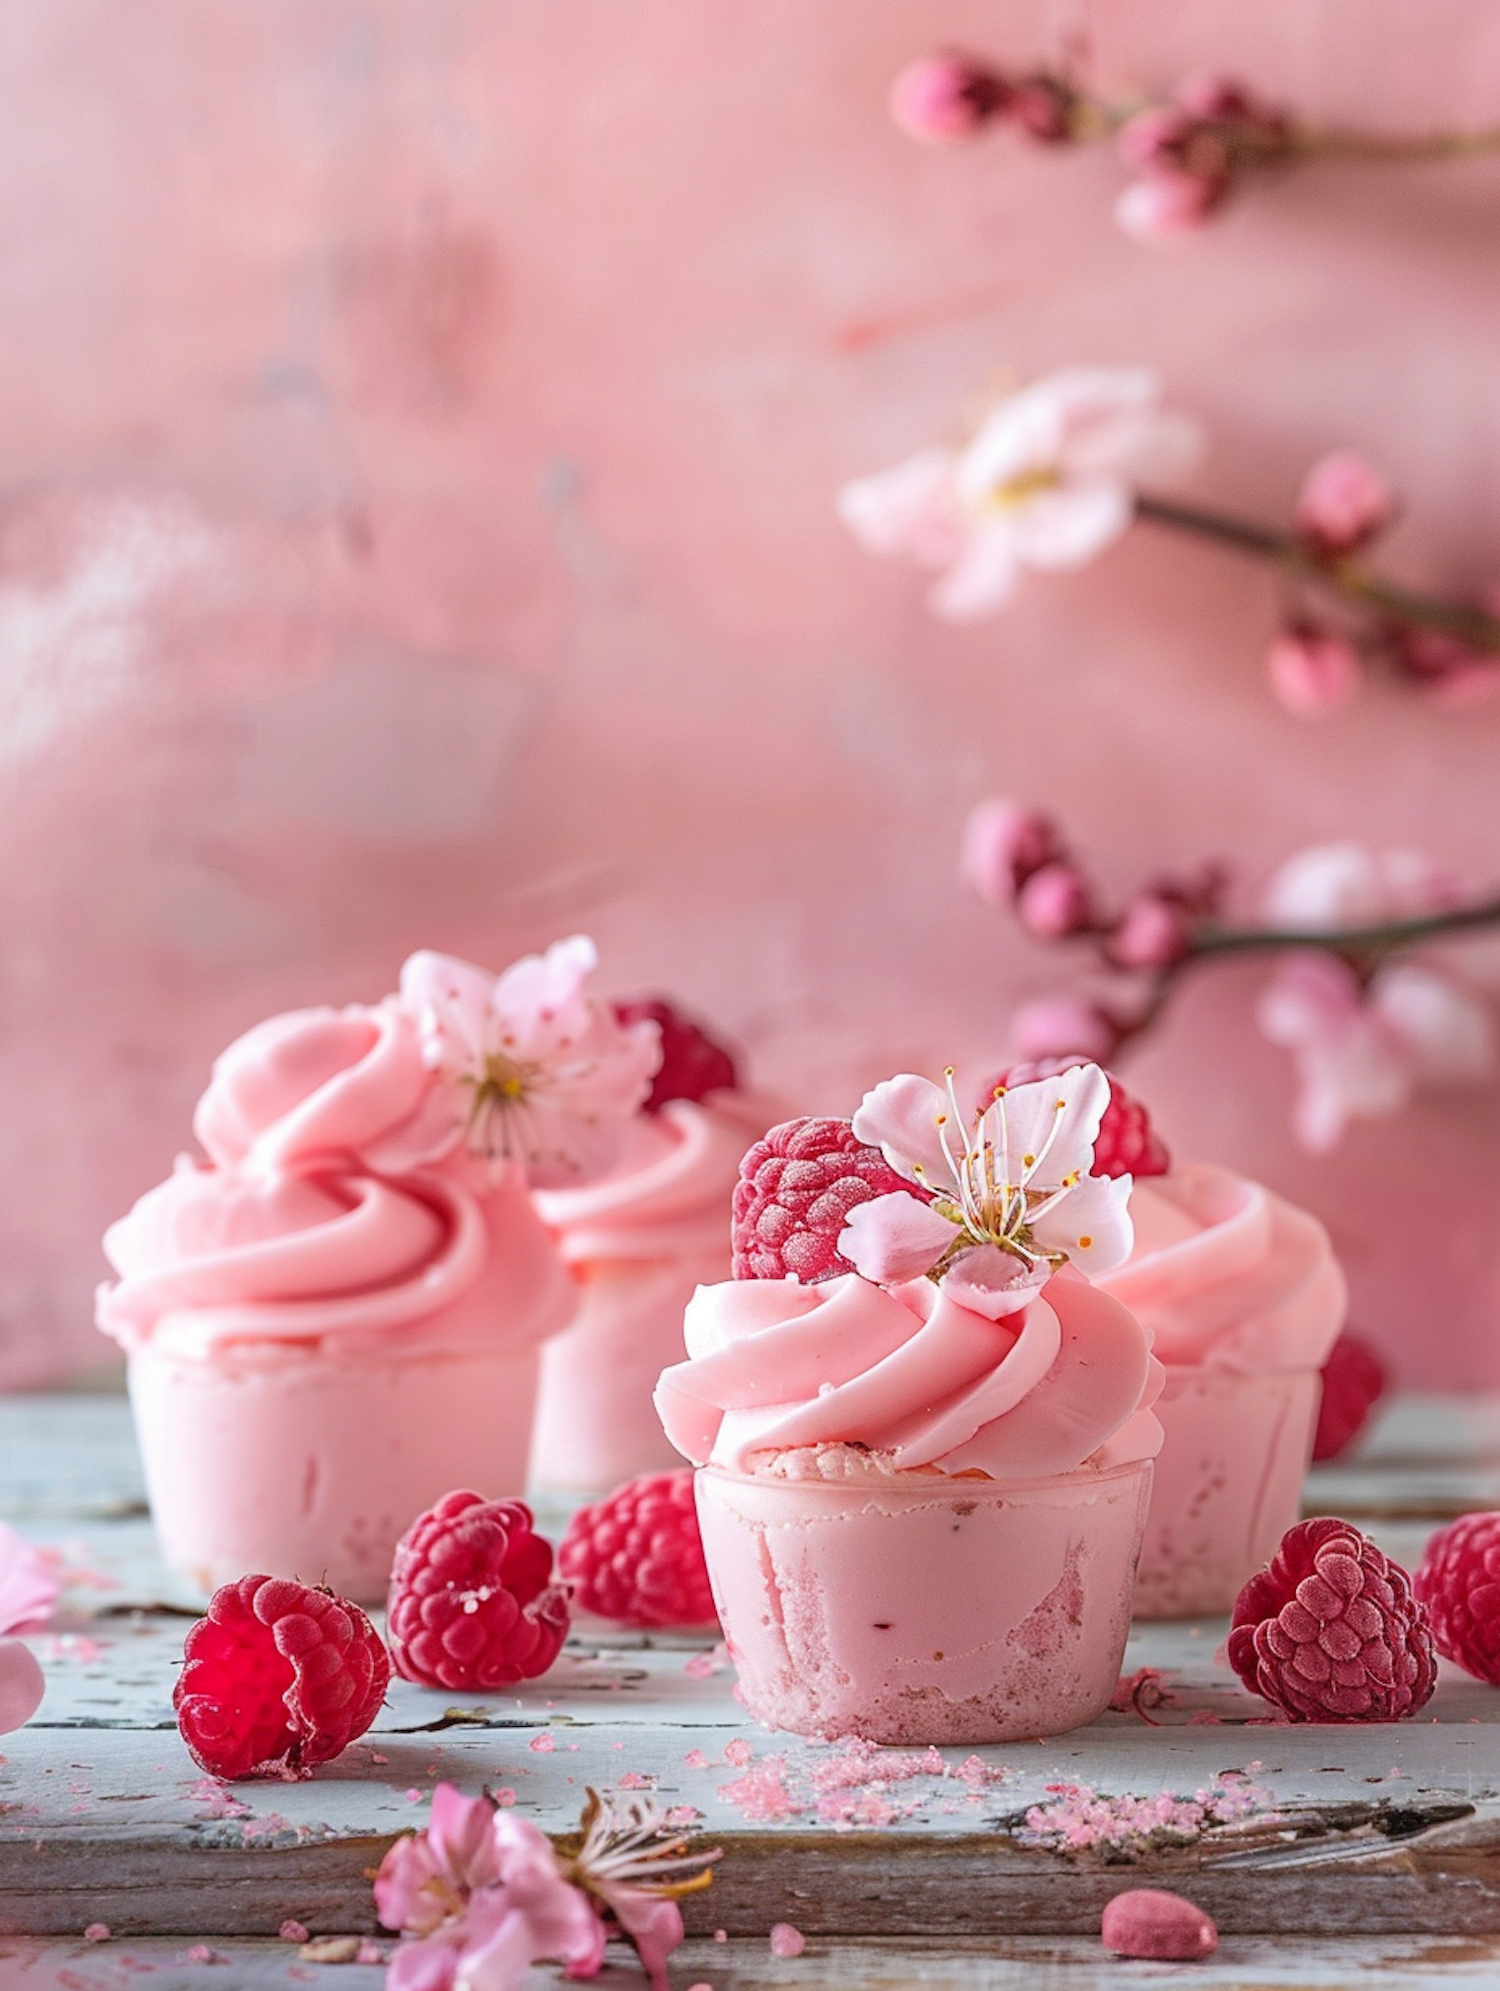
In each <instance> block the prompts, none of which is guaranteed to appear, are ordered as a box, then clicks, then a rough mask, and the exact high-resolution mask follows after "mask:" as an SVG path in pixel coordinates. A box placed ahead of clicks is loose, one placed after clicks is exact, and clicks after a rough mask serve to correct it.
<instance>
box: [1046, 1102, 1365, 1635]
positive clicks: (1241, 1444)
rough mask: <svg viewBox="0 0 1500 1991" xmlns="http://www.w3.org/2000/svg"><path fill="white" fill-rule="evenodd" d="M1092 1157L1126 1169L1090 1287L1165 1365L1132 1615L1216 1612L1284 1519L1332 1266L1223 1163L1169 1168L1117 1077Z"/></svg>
mask: <svg viewBox="0 0 1500 1991" xmlns="http://www.w3.org/2000/svg"><path fill="white" fill-rule="evenodd" d="M1038 1069H1039V1068H1038V1067H1035V1066H1021V1067H1019V1068H1017V1071H1016V1072H1015V1073H1014V1074H1013V1076H1029V1075H1030V1074H1031V1073H1033V1072H1035V1071H1037V1070H1038ZM1096 1166H1097V1167H1098V1168H1099V1169H1100V1171H1101V1172H1102V1173H1106V1174H1116V1173H1121V1172H1123V1171H1126V1170H1129V1171H1130V1172H1131V1173H1132V1174H1133V1177H1134V1187H1133V1188H1132V1190H1131V1194H1130V1217H1131V1223H1132V1226H1133V1229H1134V1234H1135V1236H1134V1244H1133V1246H1132V1249H1131V1254H1130V1257H1129V1259H1128V1260H1127V1262H1126V1263H1125V1264H1124V1265H1122V1266H1119V1267H1118V1268H1117V1269H1116V1270H1114V1271H1112V1272H1109V1273H1105V1274H1102V1275H1101V1277H1100V1282H1099V1283H1100V1284H1101V1286H1102V1287H1103V1288H1104V1290H1105V1291H1106V1292H1108V1293H1112V1294H1113V1295H1114V1297H1115V1298H1116V1299H1118V1300H1120V1301H1122V1302H1123V1303H1124V1304H1125V1305H1126V1306H1127V1307H1129V1309H1130V1310H1131V1312H1132V1313H1133V1314H1134V1315H1135V1316H1136V1318H1137V1319H1138V1320H1139V1321H1140V1322H1141V1324H1142V1326H1144V1327H1145V1328H1147V1329H1148V1330H1149V1331H1150V1333H1151V1335H1152V1337H1153V1340H1154V1345H1155V1351H1156V1354H1157V1357H1158V1359H1159V1360H1160V1361H1161V1362H1162V1364H1163V1366H1164V1368H1165V1371H1166V1381H1165V1384H1164V1387H1163V1389H1162V1393H1161V1397H1160V1400H1159V1401H1158V1403H1157V1405H1156V1414H1157V1416H1158V1417H1159V1418H1160V1419H1161V1425H1162V1429H1163V1431H1164V1432H1165V1434H1166V1436H1165V1439H1164V1442H1163V1444H1162V1448H1161V1453H1160V1456H1159V1457H1158V1459H1157V1461H1156V1485H1155V1490H1154V1492H1153V1494H1152V1497H1151V1513H1150V1517H1149V1519H1148V1521H1147V1524H1146V1540H1145V1544H1144V1546H1143V1548H1142V1550H1141V1566H1140V1569H1139V1571H1138V1573H1137V1576H1136V1592H1135V1613H1136V1616H1137V1617H1142V1618H1183V1617H1200V1616H1203V1617H1207V1616H1222V1615H1224V1614H1227V1613H1228V1612H1229V1611H1230V1610H1231V1609H1232V1608H1233V1605H1234V1600H1235V1598H1236V1597H1237V1596H1238V1594H1239V1592H1240V1589H1241V1586H1242V1585H1243V1584H1244V1583H1245V1582H1246V1581H1247V1580H1248V1578H1249V1577H1250V1576H1252V1575H1253V1574H1254V1572H1255V1571H1256V1570H1258V1569H1261V1568H1263V1567H1264V1566H1265V1564H1266V1563H1268V1562H1269V1561H1270V1559H1271V1557H1272V1555H1273V1554H1274V1552H1275V1550H1276V1546H1277V1544H1278V1543H1279V1542H1280V1540H1281V1537H1282V1536H1283V1535H1284V1534H1285V1532H1286V1530H1287V1529H1288V1528H1289V1527H1291V1526H1292V1524H1293V1523H1294V1522H1295V1521H1296V1520H1297V1519H1298V1516H1299V1513H1300V1508H1301V1498H1302V1482H1303V1478H1304V1475H1305V1474H1306V1471H1307V1466H1308V1461H1309V1459H1310V1457H1311V1454H1312V1443H1313V1434H1314V1430H1315V1428H1316V1425H1317V1417H1318V1401H1319V1396H1320V1394H1321V1387H1322V1385H1321V1380H1320V1374H1319V1372H1320V1371H1321V1369H1322V1367H1323V1364H1324V1363H1325V1362H1326V1361H1327V1359H1328V1355H1329V1352H1330V1350H1331V1349H1332V1347H1333V1344H1334V1341H1335V1339H1336V1338H1337V1336H1338V1332H1339V1329H1340V1327H1341V1326H1342V1324H1343V1319H1344V1310H1345V1288H1344V1278H1343V1274H1342V1272H1341V1271H1340V1269H1339V1266H1338V1263H1337V1261H1336V1260H1335V1258H1334V1256H1333V1249H1332V1246H1331V1245H1330V1243H1329V1240H1328V1234H1327V1232H1326V1231H1325V1230H1324V1229H1323V1226H1322V1225H1321V1224H1320V1223H1319V1222H1318V1221H1317V1219H1316V1218H1314V1217H1311V1216H1309V1215H1308V1214H1307V1212H1306V1211H1304V1210H1299V1209H1296V1208H1294V1207H1293V1205H1292V1204H1290V1203H1287V1202H1285V1201H1284V1200H1283V1199H1282V1198H1281V1197H1280V1196H1277V1195H1274V1194H1273V1193H1272V1191H1270V1190H1269V1189H1266V1188H1264V1187H1263V1186H1262V1185H1261V1184H1260V1183H1258V1182H1251V1181H1248V1180H1246V1178H1245V1177H1243V1176H1239V1175H1235V1174H1232V1173H1231V1172H1230V1171H1229V1170H1228V1169H1223V1168H1211V1167H1207V1166H1205V1165H1202V1164H1188V1165H1185V1166H1179V1167H1173V1165H1172V1162H1171V1159H1170V1157H1169V1155H1168V1153H1167V1151H1166V1149H1165V1147H1164V1146H1163V1145H1162V1143H1161V1141H1160V1140H1159V1139H1158V1137H1157V1136H1156V1135H1155V1133H1154V1132H1153V1131H1152V1129H1151V1127H1150V1125H1149V1123H1148V1121H1147V1118H1146V1115H1145V1112H1144V1110H1143V1109H1142V1108H1141V1107H1140V1105H1138V1104H1137V1103H1136V1102H1135V1101H1134V1100H1132V1099H1131V1098H1130V1097H1129V1096H1128V1095H1127V1094H1126V1093H1125V1092H1124V1090H1123V1089H1122V1088H1121V1087H1120V1086H1119V1084H1118V1082H1114V1093H1113V1097H1112V1099H1111V1102H1110V1107H1109V1110H1108V1112H1107V1114H1106V1116H1105V1120H1104V1123H1103V1126H1102V1128H1101V1136H1100V1142H1099V1148H1098V1153H1097V1157H1096Z"/></svg>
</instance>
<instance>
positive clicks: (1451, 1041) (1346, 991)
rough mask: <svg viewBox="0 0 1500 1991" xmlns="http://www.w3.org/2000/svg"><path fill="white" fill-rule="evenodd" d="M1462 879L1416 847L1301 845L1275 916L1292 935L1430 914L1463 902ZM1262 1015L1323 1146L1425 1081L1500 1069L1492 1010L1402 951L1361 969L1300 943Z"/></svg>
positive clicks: (1300, 1111)
mask: <svg viewBox="0 0 1500 1991" xmlns="http://www.w3.org/2000/svg"><path fill="white" fill-rule="evenodd" d="M1461 899H1462V893H1461V891H1460V888H1459V886H1458V884H1457V882H1456V881H1455V880H1454V879H1453V878H1452V877H1450V876H1449V875H1447V874H1446V873H1444V872H1442V871H1440V870H1439V869H1438V868H1437V867H1436V866H1434V865H1432V864H1431V863H1429V861H1428V860H1427V859H1426V858H1425V857H1423V856H1422V855H1421V854H1420V853H1419V852H1416V851H1409V850H1397V851H1386V852H1381V853H1375V852H1371V851H1367V850H1365V849H1364V847H1363V846H1362V845H1360V844H1357V843H1338V844H1323V845H1319V846H1318V847H1316V848H1315V849H1312V850H1305V851H1302V852H1300V853H1299V854H1298V855H1297V856H1296V857H1294V858H1292V859H1291V860H1290V861H1289V862H1288V863H1287V864H1285V865H1283V866H1282V868H1281V870H1280V871H1279V872H1278V873H1277V874H1276V876H1275V878H1273V879H1272V881H1271V885H1270V887H1269V890H1268V893H1267V900H1266V912H1267V915H1268V917H1269V918H1270V919H1271V920H1272V921H1273V922H1274V923H1275V924H1276V925H1277V926H1279V927H1282V928H1284V929H1287V930H1290V931H1294V932H1295V931H1299V930H1301V931H1306V932H1308V933H1316V932H1319V931H1336V930H1339V929H1349V928H1358V927H1362V926H1366V927H1367V926H1374V925H1378V924H1380V923H1381V922H1383V921H1390V920H1401V919H1405V918H1414V917H1421V916H1422V915H1424V914H1426V913H1431V912H1438V911H1442V910H1444V909H1445V908H1448V907H1451V906H1453V905H1455V904H1458V903H1460V902H1461ZM1257 1019H1258V1021H1259V1023H1260V1027H1261V1029H1262V1031H1263V1032H1264V1033H1265V1035H1266V1036H1267V1037H1269V1038H1270V1039H1271V1041H1272V1043H1274V1044H1280V1045H1282V1046H1283V1047H1284V1048H1285V1049H1287V1050H1289V1051H1290V1052H1291V1053H1292V1055H1293V1057H1294V1059H1295V1060H1296V1065H1297V1075H1298V1084H1299V1091H1298V1097H1297V1103H1296V1107H1295V1109H1294V1112H1293V1125H1294V1127H1295V1130H1296V1133H1297V1137H1298V1139H1299V1140H1300V1141H1301V1142H1302V1144H1303V1146H1304V1147H1306V1148H1309V1149H1311V1150H1312V1151H1313V1152H1314V1153H1326V1152H1327V1151H1328V1150H1329V1149H1330V1148H1332V1147H1334V1146H1335V1145H1336V1144H1337V1142H1338V1140H1339V1138H1340V1136H1341V1135H1342V1133H1343V1131H1344V1129H1345V1127H1346V1125H1347V1124H1348V1122H1349V1121H1350V1120H1351V1119H1354V1118H1359V1117H1374V1116H1377V1115H1380V1114H1385V1113H1394V1112H1397V1111H1398V1110H1399V1109H1400V1108H1401V1107H1403V1106H1405V1105H1406V1104H1407V1102H1408V1101H1409V1099H1410V1098H1411V1095H1412V1093H1413V1092H1414V1091H1415V1090H1416V1089H1417V1087H1419V1086H1421V1085H1437V1086H1443V1085H1464V1084H1470V1083H1473V1082H1474V1081H1476V1080H1479V1079H1482V1078H1486V1077H1488V1076H1489V1075H1490V1074H1491V1073H1492V1072H1493V1071H1494V1069H1495V1064H1496V1032H1495V1019H1494V1016H1493V1014H1492V1012H1491V1010H1490V1008H1489V1006H1488V1005H1487V1004H1486V1003H1485V1002H1483V1001H1482V1000H1481V999H1480V998H1479V997H1478V996H1477V995H1476V994H1475V993H1474V992H1473V991H1472V990H1470V989H1467V988H1465V987H1464V986H1463V984H1462V983H1461V982H1459V981H1458V980H1457V978H1456V977H1454V976H1453V975H1452V974H1450V973H1449V972H1448V971H1447V969H1446V966H1445V965H1444V964H1442V963H1441V962H1439V961H1437V960H1435V959H1428V958H1417V957H1416V956H1414V955H1412V954H1410V953H1403V954H1401V955H1399V956H1397V957H1396V958H1394V959H1390V960H1386V961H1383V962H1378V963H1377V964H1376V965H1375V966H1374V967H1373V968H1372V969H1370V970H1368V971H1367V972H1365V973H1363V974H1362V973H1360V972H1359V970H1358V969H1357V968H1356V967H1355V965H1354V964H1353V962H1351V961H1350V960H1349V959H1346V958H1345V957H1343V956H1342V955H1339V954H1336V953H1330V952H1326V951H1323V950H1314V949H1311V948H1309V949H1307V950H1305V951H1304V950H1301V949H1297V950H1292V951H1289V952H1288V953H1287V954H1285V955H1283V956H1282V958H1281V960H1280V962H1279V963H1278V965H1277V968H1276V971H1275V973H1274V974H1273V976H1272V978H1271V980H1270V981H1269V983H1268V984H1267V985H1266V988H1265V990H1264V991H1263V993H1262V995H1261V1000H1260V1003H1259V1006H1258V1009H1257Z"/></svg>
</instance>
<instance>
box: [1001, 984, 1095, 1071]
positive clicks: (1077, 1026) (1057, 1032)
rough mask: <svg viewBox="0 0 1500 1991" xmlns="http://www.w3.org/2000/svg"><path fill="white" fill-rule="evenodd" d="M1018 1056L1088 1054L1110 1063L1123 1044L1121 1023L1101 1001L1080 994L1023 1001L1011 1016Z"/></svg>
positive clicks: (1086, 1056)
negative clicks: (1101, 1004)
mask: <svg viewBox="0 0 1500 1991" xmlns="http://www.w3.org/2000/svg"><path fill="white" fill-rule="evenodd" d="M1010 1035H1011V1042H1012V1043H1013V1045H1014V1046H1015V1053H1016V1056H1017V1058H1024V1059H1025V1060H1027V1062H1028V1063H1029V1062H1031V1061H1032V1060H1034V1059H1041V1058H1086V1059H1090V1060H1092V1061H1093V1062H1094V1063H1095V1064H1101V1065H1102V1064H1107V1063H1108V1062H1109V1060H1110V1059H1111V1058H1112V1057H1113V1056H1114V1054H1115V1052H1116V1050H1117V1049H1118V1048H1119V1044H1120V1027H1119V1025H1118V1024H1117V1023H1116V1022H1115V1020H1114V1018H1113V1017H1112V1016H1110V1015H1109V1014H1108V1013H1107V1012H1106V1011H1105V1010H1102V1009H1101V1008H1100V1007H1099V1005H1098V1003H1096V1002H1087V1001H1085V1000H1083V999H1082V998H1081V997H1077V996H1044V997H1043V998H1042V999H1041V1000H1040V1001H1039V1002H1028V1003H1023V1004H1022V1006H1021V1007H1020V1008H1019V1009H1018V1010H1017V1011H1016V1013H1015V1015H1014V1016H1013V1017H1012V1018H1011V1026H1010Z"/></svg>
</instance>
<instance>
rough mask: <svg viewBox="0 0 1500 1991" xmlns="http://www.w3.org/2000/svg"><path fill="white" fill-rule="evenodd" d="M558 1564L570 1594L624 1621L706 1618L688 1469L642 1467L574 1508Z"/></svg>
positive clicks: (711, 1614) (707, 1596)
mask: <svg viewBox="0 0 1500 1991" xmlns="http://www.w3.org/2000/svg"><path fill="white" fill-rule="evenodd" d="M557 1565H558V1569H559V1570H560V1571H561V1573H562V1575H563V1576H564V1577H565V1578H566V1579H567V1581H568V1582H569V1583H571V1584H572V1586H573V1598H574V1602H575V1603H577V1604H578V1605H579V1606H580V1607H581V1608H582V1609H583V1610H585V1611H592V1612H593V1613H594V1615H595V1616H596V1617H600V1618H612V1619H614V1621H615V1623H616V1624H622V1625H711V1624H712V1623H713V1622H714V1620H715V1615H716V1614H715V1611H714V1599H713V1592H712V1591H711V1590H710V1589H709V1587H708V1565H707V1563H705V1561H704V1560H703V1541H702V1537H701V1536H700V1535H699V1533H698V1510H697V1508H696V1507H695V1505H694V1504H693V1475H692V1472H691V1470H690V1469H684V1470H682V1471H679V1472H665V1473H646V1474H645V1475H643V1477H641V1478H640V1479H632V1480H627V1481H626V1482H625V1484H624V1486H621V1487H617V1488H616V1489H615V1491H614V1492H613V1493H612V1494H611V1495H610V1496H609V1498H608V1499H607V1500H598V1501H595V1503H594V1505H593V1506H592V1507H580V1508H579V1510H578V1512H577V1513H576V1514H575V1515H574V1516H573V1519H572V1522H571V1523H570V1525H569V1528H568V1532H567V1534H566V1535H564V1537H563V1542H562V1547H561V1548H560V1549H559V1550H558V1552H557Z"/></svg>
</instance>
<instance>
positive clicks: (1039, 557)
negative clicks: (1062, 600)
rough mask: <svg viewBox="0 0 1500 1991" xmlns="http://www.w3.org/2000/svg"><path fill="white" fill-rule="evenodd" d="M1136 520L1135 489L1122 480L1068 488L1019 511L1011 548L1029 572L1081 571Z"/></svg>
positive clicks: (1046, 494) (1039, 496)
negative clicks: (1048, 569) (1077, 568)
mask: <svg viewBox="0 0 1500 1991" xmlns="http://www.w3.org/2000/svg"><path fill="white" fill-rule="evenodd" d="M1134 517H1135V505H1134V502H1133V500H1132V498H1131V495H1130V487H1129V486H1128V485H1127V484H1124V483H1121V482H1119V481H1118V480H1117V479H1108V480H1106V479H1102V478H1101V479H1099V480H1098V481H1089V482H1083V483H1068V484H1062V485H1059V486H1058V488H1057V489H1056V490H1051V491H1039V492H1038V493H1037V495H1036V496H1035V497H1034V498H1032V499H1031V500H1029V502H1028V503H1026V504H1024V505H1018V506H1017V507H1016V510H1015V512H1014V514H1013V515H1012V518H1011V524H1010V532H1011V543H1012V545H1013V547H1014V549H1015V555H1016V558H1017V559H1018V560H1020V561H1021V562H1022V563H1023V565H1025V566H1027V567H1043V568H1067V567H1081V566H1083V565H1084V564H1085V562H1087V561H1089V560H1092V559H1093V558H1094V557H1095V555H1096V554H1099V553H1102V552H1103V551H1104V549H1105V547H1106V546H1108V545H1109V543H1110V541H1111V540H1114V539H1118V538H1119V536H1120V534H1121V533H1122V532H1124V530H1125V528H1126V527H1127V526H1128V525H1129V524H1130V523H1131V521H1132V519H1133V518H1134Z"/></svg>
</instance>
